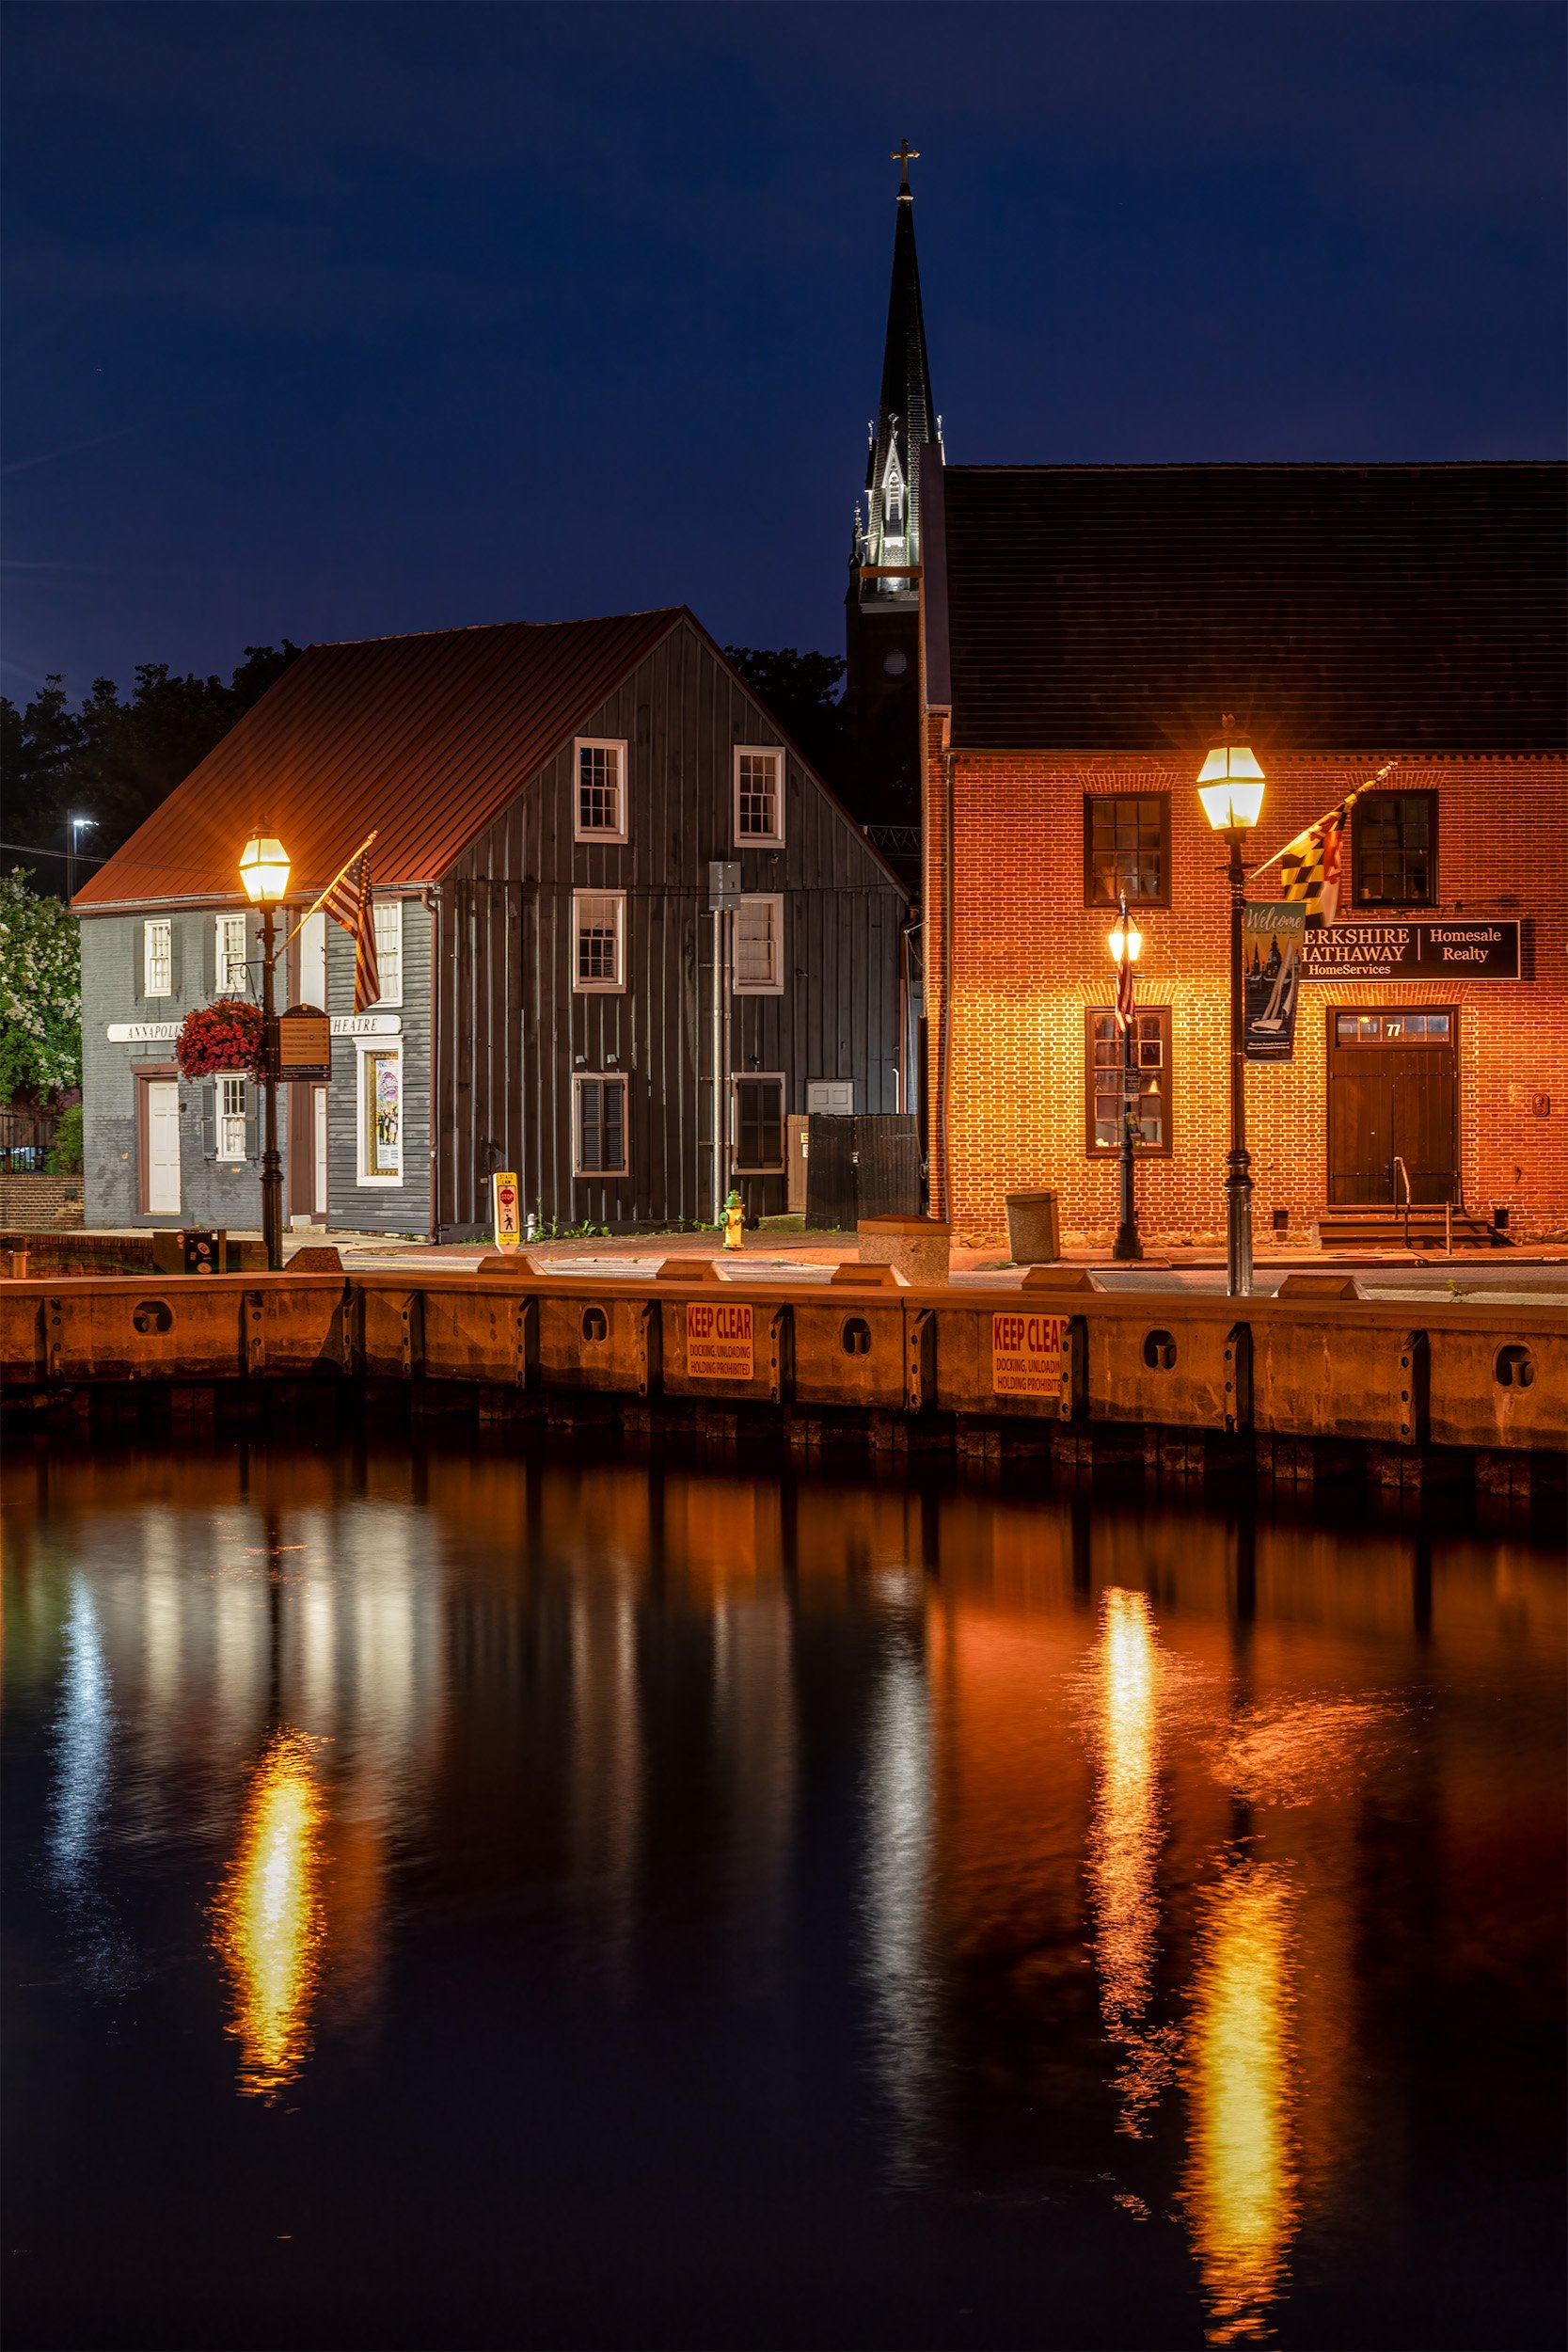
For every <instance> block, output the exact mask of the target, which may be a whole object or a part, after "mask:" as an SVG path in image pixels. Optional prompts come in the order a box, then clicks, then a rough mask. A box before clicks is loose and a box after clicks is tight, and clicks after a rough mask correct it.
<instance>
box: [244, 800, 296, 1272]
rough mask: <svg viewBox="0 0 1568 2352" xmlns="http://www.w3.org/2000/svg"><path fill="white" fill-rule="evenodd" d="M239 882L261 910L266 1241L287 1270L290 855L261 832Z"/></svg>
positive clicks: (272, 1266) (271, 1261)
mask: <svg viewBox="0 0 1568 2352" xmlns="http://www.w3.org/2000/svg"><path fill="white" fill-rule="evenodd" d="M240 880H241V881H242V882H244V884H245V897H246V898H248V899H249V900H250V903H251V905H252V906H254V907H260V908H261V1104H262V1111H263V1115H264V1118H265V1122H266V1123H265V1126H264V1128H263V1131H262V1133H263V1141H262V1150H261V1239H262V1241H263V1242H264V1243H265V1245H266V1252H267V1266H268V1269H269V1270H270V1271H271V1272H272V1273H274V1274H280V1273H281V1272H282V1270H283V1162H282V1159H281V1158H280V1156H279V1154H278V1150H277V999H276V995H275V993H274V985H273V970H274V966H275V964H276V962H277V910H278V908H279V906H280V905H281V904H282V902H283V896H284V893H285V892H286V891H287V889H288V887H289V853H288V851H287V850H285V849H284V847H283V844H282V842H281V841H278V840H277V839H275V838H274V836H273V835H272V834H268V833H261V832H257V833H255V834H252V835H251V837H250V839H249V840H248V841H247V842H246V843H245V855H244V856H243V857H242V858H241V860H240Z"/></svg>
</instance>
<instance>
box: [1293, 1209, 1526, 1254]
mask: <svg viewBox="0 0 1568 2352" xmlns="http://www.w3.org/2000/svg"><path fill="white" fill-rule="evenodd" d="M1405 1216H1406V1212H1405V1210H1404V1209H1403V1207H1400V1208H1397V1209H1390V1208H1371V1209H1323V1210H1322V1211H1320V1213H1319V1215H1318V1218H1317V1221H1316V1223H1315V1224H1314V1225H1313V1228H1312V1232H1313V1235H1314V1237H1315V1239H1316V1241H1317V1244H1318V1247H1319V1248H1320V1249H1387V1248H1394V1249H1401V1248H1403V1247H1404V1236H1405V1231H1406V1227H1405ZM1447 1230H1448V1229H1447V1227H1446V1226H1445V1223H1444V1210H1443V1203H1442V1202H1441V1201H1440V1200H1438V1201H1431V1200H1418V1201H1416V1202H1415V1203H1413V1205H1412V1206H1411V1208H1410V1211H1409V1233H1410V1244H1411V1247H1412V1248H1420V1249H1429V1248H1432V1247H1433V1244H1434V1243H1435V1244H1436V1246H1437V1248H1439V1249H1440V1248H1442V1247H1443V1243H1444V1240H1445V1238H1446V1236H1447ZM1497 1239H1498V1236H1497V1234H1496V1233H1495V1232H1494V1231H1493V1228H1492V1224H1491V1221H1490V1219H1489V1218H1487V1217H1484V1216H1477V1214H1476V1212H1475V1211H1474V1210H1473V1209H1455V1210H1454V1212H1453V1246H1454V1248H1456V1249H1490V1248H1492V1247H1493V1246H1494V1245H1495V1244H1496V1243H1497Z"/></svg>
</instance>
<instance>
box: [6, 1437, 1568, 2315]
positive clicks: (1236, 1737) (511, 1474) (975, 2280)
mask: <svg viewBox="0 0 1568 2352" xmlns="http://www.w3.org/2000/svg"><path fill="white" fill-rule="evenodd" d="M7 1532H8V1569H7V1586H6V1606H7V1633H8V1646H7V1665H6V1718H5V1764H6V1810H7V1836H6V1850H5V1851H6V1873H7V1902H6V1926H7V1931H8V1943H9V1960H8V1998H7V2002H6V2031H7V2041H8V2058H7V2064H6V2074H5V2083H6V2096H7V2102H8V2134H7V2148H8V2172H9V2182H8V2198H7V2216H6V2240H5V2243H6V2251H7V2282H8V2328H9V2336H10V2341H11V2342H12V2343H13V2344H18V2345H30V2344H40V2345H41V2344H50V2345H54V2344H103V2345H116V2346H119V2345H141V2344H159V2345H187V2344H189V2345H195V2344H204V2345H206V2344H212V2345H252V2344H255V2345H261V2344H280V2345H318V2344H356V2345H357V2344H392V2345H420V2344H459V2345H468V2344H473V2345H490V2344H496V2345H500V2344H570V2345H578V2344H582V2345H601V2344H604V2345H611V2344H669V2345H681V2344H781V2345H782V2344H887V2345H948V2344H952V2345H969V2344H976V2345H981V2344H985V2345H992V2344H1038V2345H1052V2346H1056V2345H1061V2346H1067V2345H1099V2344H1105V2345H1159V2346H1164V2345H1182V2344H1202V2343H1203V2342H1204V2341H1205V2340H1208V2341H1210V2342H1213V2343H1247V2342H1273V2343H1276V2344H1281V2345H1355V2346H1360V2345H1367V2344H1378V2345H1404V2344H1411V2345H1415V2344H1420V2345H1456V2346H1458V2345H1464V2346H1471V2345H1489V2344H1497V2345H1507V2346H1522V2345H1536V2344H1553V2343H1557V2342H1559V2341H1560V2338H1561V2314H1560V2277H1561V2252H1562V2249H1561V2233H1560V2220H1559V2216H1560V2089H1561V2071H1562V2069H1561V2061H1562V2048H1561V2042H1562V2032H1561V2020H1562V2013H1563V2002H1562V1969H1561V1951H1562V1919H1561V1908H1562V1902H1561V1882H1562V1871H1561V1852H1562V1829H1563V1821H1562V1813H1563V1772H1562V1761H1563V1759H1562V1745H1563V1709H1562V1692H1561V1667H1562V1655H1563V1638H1562V1637H1563V1618H1564V1578H1563V1572H1562V1567H1561V1565H1560V1560H1559V1559H1558V1558H1557V1557H1556V1556H1555V1555H1554V1554H1553V1553H1551V1552H1548V1551H1546V1550H1544V1549H1538V1548H1536V1549H1532V1548H1531V1546H1530V1545H1529V1544H1528V1541H1526V1540H1523V1539H1521V1538H1520V1537H1518V1536H1516V1535H1512V1534H1506V1535H1505V1534H1488V1533H1486V1532H1484V1531H1470V1532H1465V1530H1464V1529H1462V1528H1459V1527H1457V1526H1454V1525H1452V1524H1451V1523H1450V1524H1449V1526H1448V1527H1446V1528H1438V1529H1434V1530H1433V1531H1431V1532H1428V1533H1421V1532H1419V1531H1418V1530H1415V1529H1412V1528H1411V1527H1410V1526H1408V1525H1402V1524H1400V1523H1399V1522H1398V1521H1390V1522H1387V1523H1386V1524H1378V1523H1376V1522H1375V1521H1373V1520H1371V1519H1370V1517H1369V1515H1368V1514H1365V1513H1363V1514H1361V1515H1360V1516H1359V1518H1356V1519H1354V1520H1353V1521H1349V1522H1344V1523H1338V1524H1332V1523H1322V1524H1313V1523H1312V1522H1311V1521H1310V1520H1307V1519H1298V1520H1295V1521H1279V1522H1275V1523H1270V1522H1268V1521H1267V1520H1264V1519H1259V1520H1258V1521H1257V1522H1256V1523H1255V1522H1254V1521H1253V1520H1252V1519H1251V1518H1250V1517H1248V1516H1245V1515H1242V1516H1238V1515H1236V1514H1234V1513H1232V1514H1230V1515H1229V1516H1227V1514H1226V1512H1225V1511H1223V1510H1216V1509H1203V1508H1196V1507H1195V1508H1181V1507H1180V1506H1177V1505H1173V1504H1171V1503H1169V1502H1165V1503H1164V1504H1160V1503H1156V1502H1154V1501H1152V1500H1145V1499H1144V1498H1143V1497H1142V1496H1141V1495H1140V1494H1139V1493H1138V1492H1137V1491H1136V1490H1135V1489H1134V1490H1132V1491H1131V1492H1130V1493H1129V1494H1128V1495H1127V1496H1126V1497H1125V1498H1118V1497H1116V1496H1113V1497H1109V1498H1107V1497H1102V1496H1101V1495H1099V1494H1098V1493H1097V1494H1096V1496H1095V1497H1094V1500H1093V1502H1092V1505H1091V1503H1090V1502H1089V1500H1088V1499H1087V1498H1086V1497H1079V1496H1074V1495H1071V1494H1063V1493H1062V1492H1060V1491H1059V1490H1058V1491H1053V1492H1039V1491H1037V1490H1035V1489H1034V1488H1032V1487H1029V1486H1021V1487H1018V1488H1016V1489H1015V1488H1009V1487H994V1486H992V1487H985V1486H970V1487H962V1486H944V1485H941V1484H938V1485H932V1486H925V1487H922V1486H905V1485H902V1484H898V1483H895V1482H892V1481H883V1482H880V1483H878V1482H873V1481H867V1480H863V1479H861V1478H859V1477H857V1476H847V1477H832V1476H828V1475H823V1476H816V1475H813V1476H800V1477H792V1476H785V1477H783V1478H779V1477H775V1476H773V1475H771V1474H769V1475H766V1476H756V1477H752V1476H749V1475H747V1474H745V1472H744V1471H743V1470H726V1469H724V1468H722V1467H682V1466H679V1465H676V1464H674V1463H666V1464H664V1465H663V1466H657V1467H654V1468H652V1469H650V1468H647V1467H643V1466H640V1465H638V1464H635V1463H619V1464H617V1463H611V1464H605V1463H590V1462H587V1461H582V1460H578V1459H574V1458H573V1457H571V1456H570V1455H569V1454H563V1453H562V1451H561V1450H560V1449H559V1448H558V1449H556V1451H555V1452H554V1454H553V1455H545V1454H540V1455H538V1456H536V1457H534V1458H530V1459H521V1460H520V1459H518V1458H516V1457H515V1454H512V1453H510V1452H501V1451H499V1450H498V1451H495V1452H489V1451H485V1450H483V1449H479V1448H476V1447H474V1446H473V1445H471V1444H465V1445H462V1446H454V1447H452V1448H451V1449H450V1450H448V1449H444V1448H443V1447H442V1446H440V1445H432V1446H431V1447H428V1448H426V1447H423V1446H420V1447H417V1448H416V1450H415V1452H414V1453H413V1454H412V1455H410V1454H409V1452H408V1450H407V1449H406V1447H404V1446H403V1445H402V1444H401V1443H395V1444H394V1443H391V1442H388V1444H387V1445H386V1447H385V1448H378V1447H376V1446H374V1445H372V1446H371V1447H370V1448H369V1449H368V1450H360V1451H358V1452H356V1451H354V1450H353V1449H352V1448H349V1449H345V1450H344V1451H342V1452H341V1453H339V1452H332V1453H325V1454H311V1453H309V1452H308V1451H305V1450H294V1451H288V1450H285V1449H282V1448H277V1447H275V1448H274V1449H273V1450H271V1451H270V1452H266V1453H250V1454H238V1453H235V1452H232V1451H226V1450H224V1449H222V1448H218V1449H216V1450H214V1449H212V1448H211V1447H210V1446H203V1444H202V1441H200V1440H196V1441H194V1450H193V1448H187V1449H185V1450H184V1452H183V1453H182V1456H181V1458H179V1459H178V1460H176V1459H175V1458H173V1457H171V1456H168V1455H166V1454H145V1453H135V1452H124V1451H121V1452H115V1451H103V1450H94V1451H91V1452H84V1453H82V1454H66V1453H65V1452H64V1451H63V1450H62V1451H60V1452H56V1453H55V1454H40V1456H38V1457H36V1459H35V1457H33V1456H31V1455H30V1454H28V1453H27V1451H26V1449H25V1448H24V1447H23V1448H19V1449H14V1450H13V1454H12V1459H11V1461H10V1464H9V1466H8V1512H7Z"/></svg>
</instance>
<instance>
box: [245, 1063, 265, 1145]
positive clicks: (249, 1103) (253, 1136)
mask: <svg viewBox="0 0 1568 2352" xmlns="http://www.w3.org/2000/svg"><path fill="white" fill-rule="evenodd" d="M260 1104H261V1088H260V1087H259V1086H257V1085H256V1084H255V1082H254V1081H253V1080H252V1079H251V1078H249V1077H248V1076H247V1077H246V1079H245V1158H246V1159H247V1160H254V1159H256V1158H258V1157H259V1156H260V1153H261V1136H260V1135H259V1134H258V1132H257V1119H258V1111H259V1106H260Z"/></svg>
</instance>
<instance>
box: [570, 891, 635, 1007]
mask: <svg viewBox="0 0 1568 2352" xmlns="http://www.w3.org/2000/svg"><path fill="white" fill-rule="evenodd" d="M572 930H573V936H574V940H575V943H576V947H575V960H574V964H573V969H574V972H575V974H576V977H575V979H574V981H573V986H574V987H575V988H578V989H618V988H621V987H623V986H624V985H625V969H626V955H625V949H626V892H625V891H624V890H574V891H573V893H572Z"/></svg>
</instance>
